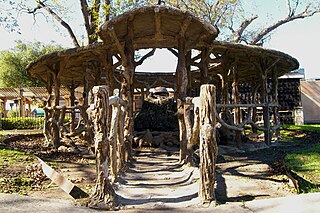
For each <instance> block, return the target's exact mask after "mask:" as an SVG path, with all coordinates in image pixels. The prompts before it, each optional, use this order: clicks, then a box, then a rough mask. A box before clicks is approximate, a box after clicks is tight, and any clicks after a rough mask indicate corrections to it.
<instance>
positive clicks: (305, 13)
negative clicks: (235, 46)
mask: <svg viewBox="0 0 320 213" xmlns="http://www.w3.org/2000/svg"><path fill="white" fill-rule="evenodd" d="M290 7H291V6H290ZM310 7H311V3H310V4H308V5H307V6H306V7H305V10H304V11H302V12H301V13H299V14H292V10H291V12H290V14H291V15H290V14H289V15H288V16H287V17H286V18H284V19H281V20H279V21H277V22H276V23H274V24H272V25H270V26H269V27H267V28H265V29H263V30H262V31H261V32H260V33H258V34H257V35H256V36H255V37H254V38H253V39H252V40H251V42H250V44H253V45H255V44H258V43H259V42H261V41H262V40H263V39H264V38H265V37H266V36H267V35H268V34H269V33H270V32H272V31H273V30H275V29H276V28H278V27H280V26H281V25H283V24H286V23H288V22H291V21H293V20H296V19H304V18H306V17H311V16H313V15H314V14H316V13H320V8H317V9H315V10H310ZM295 8H296V7H295ZM294 10H295V9H294Z"/></svg>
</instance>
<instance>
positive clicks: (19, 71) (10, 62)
mask: <svg viewBox="0 0 320 213" xmlns="http://www.w3.org/2000/svg"><path fill="white" fill-rule="evenodd" d="M61 49H62V47H61V46H59V45H57V44H54V43H52V44H49V45H44V44H42V43H40V42H34V43H23V42H22V41H17V44H16V46H15V47H14V48H12V49H11V50H5V51H1V52H0V86H1V87H31V86H43V83H42V82H41V81H40V80H38V79H34V78H32V77H30V76H29V75H27V72H26V69H25V67H26V66H27V65H28V64H29V63H30V62H32V61H33V60H35V59H36V58H38V57H39V56H41V55H44V54H47V53H51V52H53V51H57V50H61Z"/></svg>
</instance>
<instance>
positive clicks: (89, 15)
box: [0, 0, 320, 47]
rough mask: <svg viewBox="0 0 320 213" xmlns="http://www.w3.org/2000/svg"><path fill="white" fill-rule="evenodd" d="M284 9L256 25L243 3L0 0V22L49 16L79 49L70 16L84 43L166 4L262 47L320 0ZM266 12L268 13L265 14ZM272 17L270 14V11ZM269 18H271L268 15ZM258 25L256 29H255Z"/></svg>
mask: <svg viewBox="0 0 320 213" xmlns="http://www.w3.org/2000/svg"><path fill="white" fill-rule="evenodd" d="M282 1H283V3H284V4H285V5H286V6H287V8H286V9H285V8H283V16H282V18H278V19H274V20H273V21H270V22H269V23H268V24H264V25H263V24H257V23H259V20H260V19H259V15H260V14H255V11H246V9H245V8H244V7H243V3H244V0H79V1H78V4H79V6H80V7H78V8H80V11H72V8H73V7H72V5H73V6H74V4H76V3H75V2H74V1H72V3H71V2H70V1H66V0H23V1H22V0H21V1H20V2H19V1H18V2H15V1H5V0H0V4H1V5H3V4H5V5H4V6H2V7H0V8H7V9H6V10H4V9H0V15H1V17H2V18H1V19H0V23H2V24H3V25H6V27H7V29H10V30H14V29H18V25H17V22H16V20H15V18H14V17H15V16H14V15H13V14H15V13H18V14H20V13H29V14H32V15H33V16H34V19H35V20H37V17H38V16H39V15H44V16H46V17H52V18H53V19H54V20H55V22H56V24H58V25H59V26H60V27H61V28H60V29H61V30H65V31H66V32H67V33H68V35H69V37H70V38H71V41H72V44H73V46H76V47H78V46H80V43H81V42H79V37H80V36H79V35H76V33H75V30H74V29H73V28H72V26H71V25H70V24H69V23H70V21H71V20H70V13H75V12H76V13H77V14H79V15H80V16H81V15H82V17H83V19H82V20H81V23H82V26H83V27H84V29H85V32H86V35H84V37H86V38H87V42H86V43H87V44H92V43H96V42H97V41H98V39H99V38H98V35H97V32H98V29H99V26H100V25H101V23H103V22H105V21H107V20H109V19H110V18H111V17H112V16H115V15H118V14H120V13H123V12H125V11H127V10H130V9H132V8H135V7H138V6H146V5H155V4H165V5H170V6H173V7H177V8H180V9H182V10H188V11H192V12H193V13H195V14H197V15H199V16H200V17H202V18H204V19H205V20H207V21H209V22H210V23H212V24H214V25H216V26H217V27H218V28H219V30H220V32H221V36H220V39H223V40H228V41H233V42H237V43H239V42H242V43H247V44H253V45H263V43H264V42H265V41H266V39H268V38H269V37H270V34H271V33H272V32H273V31H274V30H275V29H277V28H279V27H280V26H282V25H284V24H287V23H289V22H291V21H294V20H297V19H303V18H307V17H311V16H313V15H314V14H317V13H320V1H319V0H282ZM267 12H268V11H267ZM269 13H271V14H272V11H269ZM271 16H272V15H271ZM257 26H258V27H257Z"/></svg>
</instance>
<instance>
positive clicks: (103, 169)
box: [87, 86, 116, 209]
mask: <svg viewBox="0 0 320 213" xmlns="http://www.w3.org/2000/svg"><path fill="white" fill-rule="evenodd" d="M92 92H93V96H94V103H93V104H91V105H90V107H89V108H88V110H87V112H88V115H89V117H90V120H91V121H92V123H93V130H94V148H95V156H96V172H97V180H96V185H95V188H94V191H93V194H92V195H91V197H90V198H89V201H88V206H89V207H90V208H99V209H112V208H113V207H114V205H115V199H116V194H115V191H114V189H113V188H112V185H111V183H110V182H109V179H108V165H109V161H108V155H109V139H108V109H109V104H108V102H109V100H108V88H107V87H106V86H95V87H93V89H92Z"/></svg>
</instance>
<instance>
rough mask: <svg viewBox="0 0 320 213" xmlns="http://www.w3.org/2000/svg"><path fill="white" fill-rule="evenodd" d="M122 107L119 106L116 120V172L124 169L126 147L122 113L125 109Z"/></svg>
mask: <svg viewBox="0 0 320 213" xmlns="http://www.w3.org/2000/svg"><path fill="white" fill-rule="evenodd" d="M123 108H124V107H119V120H118V135H117V142H118V145H117V147H118V161H119V165H118V172H121V171H123V170H124V169H125V164H126V159H125V155H126V147H125V143H124V132H123V130H124V115H125V109H123Z"/></svg>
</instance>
